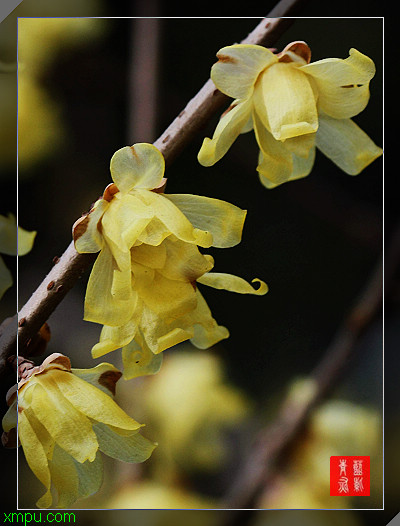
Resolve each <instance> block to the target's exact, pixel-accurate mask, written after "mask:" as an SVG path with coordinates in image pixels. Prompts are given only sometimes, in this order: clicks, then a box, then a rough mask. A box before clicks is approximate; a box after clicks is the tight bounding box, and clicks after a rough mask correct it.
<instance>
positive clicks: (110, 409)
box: [57, 373, 141, 460]
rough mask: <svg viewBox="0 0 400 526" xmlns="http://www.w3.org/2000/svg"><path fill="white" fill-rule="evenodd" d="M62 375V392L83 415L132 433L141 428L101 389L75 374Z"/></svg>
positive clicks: (60, 382) (60, 386) (59, 382)
mask: <svg viewBox="0 0 400 526" xmlns="http://www.w3.org/2000/svg"><path fill="white" fill-rule="evenodd" d="M60 375H62V377H61V376H60V377H59V380H58V382H57V385H58V387H59V389H60V391H61V392H62V394H63V395H64V397H65V398H66V399H67V400H68V401H69V402H70V403H71V404H72V405H73V406H74V407H75V408H76V409H77V410H78V411H79V412H81V413H82V414H83V415H86V416H87V417H89V418H91V419H93V420H96V421H97V422H103V423H105V424H109V425H112V426H115V427H118V428H122V429H127V430H131V431H135V430H137V429H139V428H140V427H141V424H139V423H138V422H136V421H135V420H134V419H133V418H131V417H130V416H128V415H127V414H126V413H125V411H123V410H122V409H121V408H120V407H119V405H118V404H116V403H115V402H114V400H113V399H112V398H111V397H110V396H108V395H106V394H105V393H104V392H103V391H101V390H100V389H97V388H96V387H94V386H93V385H91V384H89V383H87V382H84V381H83V380H81V379H80V378H78V377H77V376H74V375H73V374H68V373H60ZM75 458H76V457H75ZM93 458H94V457H93ZM77 460H78V459H77Z"/></svg>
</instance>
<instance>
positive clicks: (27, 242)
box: [18, 226, 36, 256]
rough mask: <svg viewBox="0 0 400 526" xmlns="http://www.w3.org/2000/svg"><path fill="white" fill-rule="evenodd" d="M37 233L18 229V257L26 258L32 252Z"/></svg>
mask: <svg viewBox="0 0 400 526" xmlns="http://www.w3.org/2000/svg"><path fill="white" fill-rule="evenodd" d="M35 237H36V232H34V231H32V232H28V230H25V229H24V228H21V227H20V226H19V227H18V255H19V256H24V255H25V254H28V252H30V251H31V250H32V247H33V242H34V240H35Z"/></svg>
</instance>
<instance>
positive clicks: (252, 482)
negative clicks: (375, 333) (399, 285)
mask: <svg viewBox="0 0 400 526" xmlns="http://www.w3.org/2000/svg"><path fill="white" fill-rule="evenodd" d="M399 262H400V226H399V227H398V228H397V230H396V231H395V233H394V235H393V238H392V240H391V243H390V245H389V247H388V249H387V251H386V254H385V284H386V286H387V287H390V285H391V283H393V280H394V279H395V274H396V272H397V271H398V267H399ZM382 300H383V260H382V259H381V260H380V261H379V262H378V264H377V266H376V268H375V269H374V271H373V273H372V274H371V276H370V279H369V280H368V282H367V283H366V285H365V287H364V289H363V291H362V292H361V294H360V296H359V297H358V299H357V301H356V302H355V304H354V306H353V308H352V309H351V310H350V312H349V313H348V316H347V317H346V318H345V320H344V321H343V323H342V324H341V326H340V327H339V328H338V330H337V332H336V334H335V336H334V338H333V340H332V342H331V344H330V345H329V347H328V348H327V350H326V352H325V354H324V356H323V357H322V359H321V361H320V362H319V363H318V364H317V366H316V367H315V369H314V371H313V372H312V373H311V375H310V379H311V381H312V382H313V383H314V386H315V389H314V391H313V393H312V394H311V396H310V397H309V398H308V399H307V400H305V401H303V402H299V401H294V400H293V398H292V397H289V398H288V399H287V400H285V401H284V402H283V404H282V406H281V408H280V411H279V414H278V417H277V419H276V420H275V421H274V422H273V424H272V425H270V426H269V427H267V428H266V429H264V430H262V431H261V432H260V434H259V436H258V437H257V439H256V440H255V442H254V445H253V449H252V450H251V453H250V455H249V457H248V458H247V459H245V460H244V462H243V465H242V467H241V468H240V469H239V472H238V475H237V477H236V478H235V480H234V481H233V483H232V485H231V487H230V489H229V491H228V492H227V494H226V496H225V499H224V502H223V506H224V507H225V508H226V509H235V510H239V509H247V510H250V509H253V508H254V507H255V505H256V503H257V498H258V496H259V494H260V492H261V491H263V490H264V491H265V489H266V488H267V490H268V486H269V485H270V484H271V482H272V480H273V477H274V475H275V469H276V466H277V465H278V464H279V462H280V461H281V460H282V459H283V458H284V453H285V452H286V451H288V449H289V448H290V446H292V445H293V444H294V443H295V440H296V438H297V437H298V435H299V433H300V432H301V430H302V429H303V428H304V425H305V424H306V423H307V420H308V417H309V416H310V414H311V412H312V410H313V409H314V408H315V407H316V406H317V405H318V404H319V403H320V402H321V401H322V400H323V399H324V398H325V397H326V396H327V395H328V394H329V392H330V391H331V389H332V388H333V387H334V385H335V383H336V382H337V380H338V379H339V378H340V377H341V376H340V375H341V372H343V371H344V370H345V369H346V368H347V367H348V366H349V365H350V363H351V362H352V360H353V358H354V357H355V354H356V351H357V345H356V344H357V343H358V341H359V339H360V338H361V336H362V335H363V334H364V333H365V331H366V330H367V328H368V327H369V326H370V324H371V323H372V322H373V321H374V320H375V319H376V317H377V316H378V315H379V313H380V312H381V307H382ZM243 523H244V522H243V515H241V514H237V513H233V512H232V513H231V514H229V517H228V519H227V520H226V521H224V522H223V524H224V525H225V524H226V525H227V526H228V525H229V526H235V525H236V524H243Z"/></svg>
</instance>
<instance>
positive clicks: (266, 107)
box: [198, 42, 382, 188]
mask: <svg viewBox="0 0 400 526" xmlns="http://www.w3.org/2000/svg"><path fill="white" fill-rule="evenodd" d="M217 57H218V59H219V60H218V62H217V63H216V64H214V66H213V67H212V69H211V78H212V80H213V82H214V83H215V85H216V86H217V88H218V89H219V90H220V91H222V92H223V93H225V94H226V95H229V96H230V97H233V98H234V99H236V100H235V101H234V102H233V104H232V105H231V106H230V108H229V109H228V110H227V111H226V112H225V113H224V114H223V116H222V118H221V119H220V121H219V123H218V125H217V128H216V129H215V132H214V135H213V138H212V139H209V138H208V137H206V138H205V139H204V141H203V145H202V147H201V149H200V152H199V155H198V159H199V162H200V163H201V164H202V165H203V166H212V165H213V164H214V163H216V162H217V161H218V160H219V159H221V158H222V157H223V156H224V155H225V153H226V152H227V151H228V150H229V148H230V146H231V145H232V143H233V142H234V141H235V139H236V138H237V137H238V136H239V134H240V133H245V132H248V131H250V130H252V129H254V132H255V136H256V140H257V143H258V146H259V148H260V153H259V159H258V166H257V171H258V173H259V177H260V180H261V182H262V183H263V185H264V186H266V187H267V188H274V187H275V186H277V185H279V184H282V183H284V182H287V181H290V180H293V179H298V178H300V177H305V176H307V175H308V174H309V173H310V172H311V169H312V167H313V164H314V158H315V148H316V147H317V148H318V149H319V150H321V152H322V153H323V154H324V155H326V156H327V157H329V159H331V160H332V161H333V162H334V163H335V164H337V166H339V168H341V169H342V170H343V171H345V172H346V173H347V174H349V175H357V174H358V173H360V172H361V171H362V170H363V169H364V168H365V167H366V166H367V165H368V164H370V163H371V162H372V161H373V160H375V159H376V158H377V157H379V156H380V155H381V154H382V149H381V148H379V147H378V146H376V145H375V144H374V142H373V141H372V140H371V139H370V138H369V137H368V135H366V134H365V133H364V131H362V130H361V129H360V128H359V127H358V126H357V124H356V123H355V122H353V121H352V120H351V117H354V116H355V115H357V114H358V113H360V112H361V111H362V110H363V109H364V108H365V107H366V105H367V104H368V100H369V82H370V80H371V79H372V77H373V76H374V74H375V65H374V63H373V61H372V60H371V59H370V58H368V57H367V56H365V55H363V54H362V53H360V52H359V51H357V50H356V49H350V52H349V57H348V58H347V59H345V60H342V59H338V58H327V59H324V60H319V61H317V62H313V63H310V58H311V51H310V48H309V47H308V46H307V44H306V43H305V42H292V43H291V44H289V45H288V46H286V48H285V49H284V50H283V51H282V52H281V53H279V54H274V53H272V51H270V50H269V49H267V48H264V47H262V46H257V45H250V44H236V45H233V46H228V47H224V48H222V49H221V50H220V51H219V52H218V53H217Z"/></svg>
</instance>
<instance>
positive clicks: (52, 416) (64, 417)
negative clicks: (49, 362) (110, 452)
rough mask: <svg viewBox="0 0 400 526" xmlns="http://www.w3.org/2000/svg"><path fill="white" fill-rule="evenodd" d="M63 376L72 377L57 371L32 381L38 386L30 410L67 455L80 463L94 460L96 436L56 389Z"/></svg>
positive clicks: (89, 424) (49, 372)
mask: <svg viewBox="0 0 400 526" xmlns="http://www.w3.org/2000/svg"><path fill="white" fill-rule="evenodd" d="M60 375H61V377H60ZM65 377H66V378H69V377H73V375H72V374H71V373H66V372H64V371H58V370H56V369H53V370H51V371H48V372H46V373H45V374H41V375H36V377H35V379H36V382H37V383H38V384H39V385H36V386H35V387H34V389H35V391H34V393H33V394H32V403H31V407H32V410H33V412H34V414H35V416H36V418H37V419H38V420H39V421H40V422H41V423H42V424H43V425H44V427H45V428H46V430H47V431H48V432H49V434H50V435H51V436H52V437H53V439H54V440H55V442H57V443H58V445H59V446H60V447H62V448H63V449H64V450H65V451H66V452H67V453H69V454H70V455H72V456H73V457H74V458H76V460H78V461H79V462H84V461H85V460H93V459H94V457H95V456H96V451H97V448H98V444H97V439H96V435H95V434H94V432H93V430H92V424H91V423H90V421H89V419H88V418H86V416H85V415H84V414H82V413H81V412H80V411H78V410H77V409H76V408H75V407H74V405H73V404H71V403H70V402H69V401H68V400H67V399H66V398H65V397H64V396H63V393H62V392H61V390H59V389H58V387H61V384H62V383H63V381H64V378H65ZM59 378H60V380H59ZM87 385H89V384H87ZM93 389H95V388H94V387H93ZM99 392H101V391H99ZM102 394H104V393H102ZM104 396H107V395H105V394H104Z"/></svg>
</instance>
